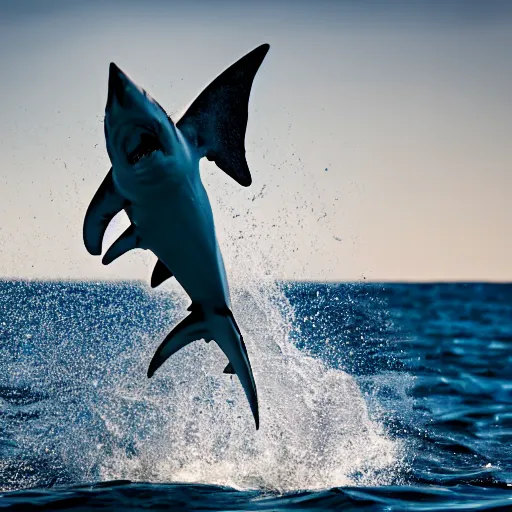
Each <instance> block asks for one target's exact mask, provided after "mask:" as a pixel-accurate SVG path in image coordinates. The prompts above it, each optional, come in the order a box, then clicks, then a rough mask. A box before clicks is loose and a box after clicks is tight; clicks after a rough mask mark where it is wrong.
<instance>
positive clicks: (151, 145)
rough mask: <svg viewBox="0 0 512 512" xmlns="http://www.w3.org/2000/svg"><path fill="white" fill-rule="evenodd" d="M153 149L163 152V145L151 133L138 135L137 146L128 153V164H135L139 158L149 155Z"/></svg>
mask: <svg viewBox="0 0 512 512" xmlns="http://www.w3.org/2000/svg"><path fill="white" fill-rule="evenodd" d="M155 151H162V152H163V146H162V144H161V143H160V140H159V139H158V137H156V136H155V135H153V134H152V133H143V134H141V136H140V142H139V144H138V146H137V147H136V148H135V149H134V150H133V151H132V152H131V153H129V154H128V163H129V164H130V165H135V164H136V163H137V162H138V161H139V160H141V159H142V158H144V157H146V156H149V155H151V154H152V153H154V152H155Z"/></svg>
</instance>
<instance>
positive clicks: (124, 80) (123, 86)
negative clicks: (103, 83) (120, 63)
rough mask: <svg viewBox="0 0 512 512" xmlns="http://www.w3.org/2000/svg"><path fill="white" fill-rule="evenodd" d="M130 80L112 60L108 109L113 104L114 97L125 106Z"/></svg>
mask: <svg viewBox="0 0 512 512" xmlns="http://www.w3.org/2000/svg"><path fill="white" fill-rule="evenodd" d="M128 82H129V79H128V77H127V76H126V75H125V74H124V73H123V72H122V71H121V70H120V69H119V68H118V67H117V66H116V65H115V64H114V63H113V62H111V63H110V68H109V75H108V97H107V109H108V108H109V107H110V106H111V105H112V102H113V101H114V99H115V100H116V101H117V102H118V103H119V105H121V106H124V104H125V101H126V93H127V85H128Z"/></svg>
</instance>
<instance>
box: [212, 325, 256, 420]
mask: <svg viewBox="0 0 512 512" xmlns="http://www.w3.org/2000/svg"><path fill="white" fill-rule="evenodd" d="M224 318H226V320H227V321H228V322H230V323H231V333H232V335H231V336H227V337H225V338H221V337H217V338H215V342H216V343H217V345H218V346H219V347H220V349H221V350H222V352H224V354H225V356H226V357H227V358H228V359H229V364H228V366H227V368H226V370H227V369H230V370H233V372H234V373H236V375H237V376H238V379H239V380H240V384H242V388H243V389H244V392H245V396H246V397H247V400H248V401H249V406H250V408H251V411H252V414H253V416H254V422H255V424H256V430H258V429H259V428H260V417H259V410H258V393H257V391H256V383H255V382H254V376H253V374H252V368H251V363H250V362H249V358H248V356H247V349H246V348H245V343H244V340H243V338H242V335H241V334H240V330H239V329H238V326H237V325H236V322H235V320H234V318H233V316H232V315H229V316H228V315H226V316H224ZM224 371H225V370H224ZM226 373H227V372H226Z"/></svg>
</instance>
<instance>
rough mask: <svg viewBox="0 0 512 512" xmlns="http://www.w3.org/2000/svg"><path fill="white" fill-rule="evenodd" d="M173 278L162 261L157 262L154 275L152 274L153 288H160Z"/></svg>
mask: <svg viewBox="0 0 512 512" xmlns="http://www.w3.org/2000/svg"><path fill="white" fill-rule="evenodd" d="M170 277H172V272H171V271H170V270H169V269H168V268H167V266H166V265H165V263H164V262H163V261H161V260H158V261H157V262H156V265H155V268H154V269H153V273H152V274H151V288H156V287H157V286H160V285H161V284H162V283H163V282H164V281H166V280H167V279H169V278H170Z"/></svg>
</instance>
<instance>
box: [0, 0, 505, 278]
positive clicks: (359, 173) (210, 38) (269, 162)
mask: <svg viewBox="0 0 512 512" xmlns="http://www.w3.org/2000/svg"><path fill="white" fill-rule="evenodd" d="M183 4H185V2H179V3H174V2H165V1H163V0H160V1H157V0H151V1H148V2H134V1H133V2H132V1H125V2H122V1H117V2H114V1H99V0H89V1H79V0H75V1H67V2H64V1H62V0H61V1H57V0H48V1H46V2H35V1H27V0H25V1H15V0H13V1H5V0H0V70H1V77H2V79H1V81H0V181H1V187H0V218H1V219H2V222H1V224H0V251H1V252H0V276H1V277H5V278H12V277H15V278H53V279H68V278H79V279H95V280H96V279H146V280H147V278H148V275H149V273H150V270H151V269H150V263H151V262H152V261H154V259H153V258H152V257H151V256H149V255H147V253H142V252H141V251H138V253H137V252H134V253H133V254H129V255H125V256H123V257H122V258H121V259H120V260H118V261H116V262H114V263H113V264H112V265H111V266H109V267H104V266H103V265H102V264H101V261H100V258H98V257H92V256H90V255H89V254H88V253H87V251H86V250H85V247H84V246H83V242H82V222H83V216H84V213H85V210H86V208H87V206H88V204H89V201H90V199H91V198H92V195H93V194H94V192H95V190H96V189H97V187H98V186H99V184H100V182H101V180H102V179H103V177H104V176H105V174H106V172H107V171H108V169H109V167H110V165H109V160H108V156H107V153H106V150H105V143H104V135H103V123H102V119H103V113H104V108H105V102H106V98H107V79H108V65H109V63H110V62H111V61H114V62H115V63H116V64H118V65H119V66H120V67H121V68H122V69H123V70H124V71H126V72H127V73H128V74H129V75H130V76H131V77H132V78H133V79H134V80H135V81H136V82H137V83H138V84H139V85H141V86H142V87H144V88H146V89H147V90H148V91H149V92H150V94H151V95H152V96H154V97H155V98H156V99H157V100H158V101H159V102H160V103H161V104H162V106H164V108H166V109H167V111H168V112H169V113H170V114H175V113H180V112H183V110H184V108H185V107H186V106H187V105H188V104H189V103H190V102H191V101H192V100H193V99H194V98H195V97H196V96H197V94H198V93H199V92H200V91H201V90H202V89H203V88H204V87H205V86H206V85H208V83H209V82H210V81H211V80H213V79H214V78H215V77H216V76H217V75H218V74H219V73H220V72H221V71H223V70H224V69H225V68H226V67H227V66H229V65H230V64H232V63H233V62H234V61H235V60H237V59H238V58H240V57H241V56H243V55H244V54H245V53H247V52H248V51H250V50H252V49H253V48H254V47H256V46H258V45H260V44H262V43H270V45H271V50H270V52H269V54H268V55H267V57H266V59H265V61H264V63H263V65H262V67H261V69H260V71H259V72H258V75H257V77H256V80H255V83H254V86H253V91H252V96H251V103H250V112H249V123H248V131H247V137H246V146H247V158H248V162H249V167H250V169H251V172H252V176H253V185H252V186H251V187H250V188H248V189H244V188H242V187H240V186H238V185H237V184H236V183H235V182H234V181H233V180H230V179H229V178H228V177H226V176H225V175H224V174H223V173H222V171H220V170H218V169H216V168H215V166H214V165H213V164H210V163H208V164H206V163H205V164H204V165H203V171H202V173H203V179H204V182H205V184H206V187H207V190H208V193H209V195H210V199H211V202H212V205H213V208H214V212H215V215H216V224H217V231H218V236H219V240H220V243H221V248H222V250H223V252H224V254H225V259H226V266H227V268H228V273H229V272H230V269H232V268H233V266H236V265H237V258H244V255H249V254H252V253H254V252H255V251H258V252H260V253H261V254H262V256H263V257H264V261H265V263H264V264H265V265H268V266H269V269H270V270H271V272H272V273H273V275H275V276H276V277H279V278H291V279H308V280H309V279H311V280H357V279H361V278H362V277H363V276H364V277H365V278H366V279H368V280H407V281H415V280H435V281H443V280H464V281H477V280H499V281H509V280H512V229H511V224H512V206H511V201H510V195H511V191H512V144H511V134H512V2H506V1H503V2H493V1H484V0H483V1H481V2H475V1H471V0H466V1H451V0H447V1H446V2H434V1H432V2H426V1H420V0H409V1H408V2H377V1H376V0H368V1H361V2H355V1H352V0H346V1H343V0H339V1H325V0H315V1H312V2H307V1H305V0H304V1H302V2H301V1H298V2H292V1H289V2H286V1H283V0H282V1H276V2H270V1H269V2H224V3H219V2H211V3H208V2H205V1H203V2H200V1H191V2H188V3H186V7H184V6H183ZM213 4H215V7H214V6H213ZM177 5H180V6H179V7H178V6H177ZM175 119H176V117H175ZM237 215H239V216H237ZM122 223H123V219H121V220H117V222H116V224H115V225H114V226H113V228H112V229H110V230H109V233H108V237H107V238H108V240H107V241H108V242H111V241H112V240H113V238H114V237H115V236H116V234H117V233H119V232H120V231H122V229H123V227H122V226H121V224H122ZM240 237H242V238H240Z"/></svg>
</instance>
